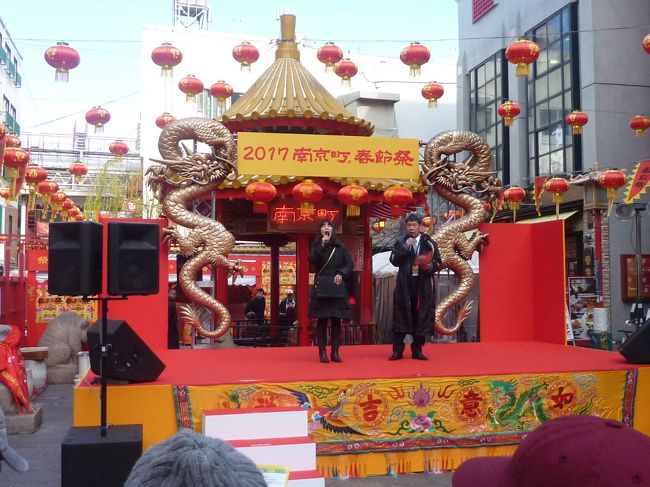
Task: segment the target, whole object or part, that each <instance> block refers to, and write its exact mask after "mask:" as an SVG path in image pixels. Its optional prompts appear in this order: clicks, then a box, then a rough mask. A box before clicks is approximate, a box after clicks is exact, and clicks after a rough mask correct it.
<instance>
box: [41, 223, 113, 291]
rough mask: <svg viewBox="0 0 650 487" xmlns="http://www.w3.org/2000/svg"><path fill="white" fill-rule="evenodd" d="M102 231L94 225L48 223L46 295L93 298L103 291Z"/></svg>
mask: <svg viewBox="0 0 650 487" xmlns="http://www.w3.org/2000/svg"><path fill="white" fill-rule="evenodd" d="M102 232H103V227H102V225H101V224H99V223H95V222H58V223H50V228H49V233H50V236H49V250H48V277H47V292H48V293H49V294H56V295H59V296H93V295H95V294H99V293H101V292H102V250H103V242H102Z"/></svg>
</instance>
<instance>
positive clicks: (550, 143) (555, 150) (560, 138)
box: [526, 3, 582, 180]
mask: <svg viewBox="0 0 650 487" xmlns="http://www.w3.org/2000/svg"><path fill="white" fill-rule="evenodd" d="M577 27H578V26H577V12H576V5H575V4H574V3H572V4H570V5H567V6H566V7H564V8H563V9H562V10H560V11H559V12H558V13H556V14H554V15H553V16H552V17H550V18H549V19H547V20H546V21H545V22H543V23H541V24H540V25H538V26H536V27H535V28H534V29H532V30H531V31H529V32H527V33H526V37H527V38H529V39H532V40H534V41H535V42H536V43H537V44H538V45H539V47H540V48H541V53H540V55H539V58H538V59H537V61H536V62H535V64H534V65H533V67H532V68H533V69H532V76H530V77H529V78H528V116H527V125H528V171H529V177H530V179H531V180H532V178H533V177H534V176H551V175H557V174H562V173H570V172H573V171H576V170H580V169H581V168H582V163H581V152H582V151H581V146H580V140H579V138H577V139H574V138H573V136H572V135H571V129H570V128H568V127H567V126H566V124H565V123H564V118H565V117H566V116H567V115H568V114H569V112H571V110H573V108H577V107H579V106H580V92H579V87H580V83H579V80H578V62H577V53H578V45H577V43H578V35H577V31H578V28H577Z"/></svg>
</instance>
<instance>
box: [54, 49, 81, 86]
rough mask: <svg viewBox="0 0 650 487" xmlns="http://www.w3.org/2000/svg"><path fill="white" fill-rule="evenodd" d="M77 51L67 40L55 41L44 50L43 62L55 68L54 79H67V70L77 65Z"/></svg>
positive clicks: (65, 80) (64, 80)
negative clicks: (54, 44)
mask: <svg viewBox="0 0 650 487" xmlns="http://www.w3.org/2000/svg"><path fill="white" fill-rule="evenodd" d="M79 60H80V59H79V53H78V52H77V51H76V49H73V48H72V47H70V46H69V45H68V43H67V42H57V43H56V46H52V47H49V48H48V49H47V50H46V51H45V62H46V63H47V64H49V65H50V66H52V67H53V68H56V73H55V74H54V79H55V80H56V81H63V82H65V83H67V81H68V70H70V69H74V68H76V67H77V66H79Z"/></svg>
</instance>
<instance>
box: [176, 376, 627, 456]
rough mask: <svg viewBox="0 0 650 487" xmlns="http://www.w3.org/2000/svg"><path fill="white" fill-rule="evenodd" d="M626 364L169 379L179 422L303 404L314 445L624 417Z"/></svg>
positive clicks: (411, 445) (482, 436)
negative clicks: (288, 378)
mask: <svg viewBox="0 0 650 487" xmlns="http://www.w3.org/2000/svg"><path fill="white" fill-rule="evenodd" d="M635 377H636V376H634V377H631V376H630V377H628V371H624V370H621V371H606V372H572V373H551V374H523V375H505V376H496V377H494V376H476V377H444V378H435V377H431V378H418V379H415V378H405V379H375V380H363V381H360V380H349V381H346V380H340V381H327V382H315V383H309V382H294V383H286V384H247V385H215V386H174V391H175V400H176V411H177V417H178V425H179V427H185V428H194V429H195V430H196V431H201V425H202V416H203V411H205V410H219V409H249V408H277V407H287V406H294V407H295V406H301V407H303V408H306V409H309V416H308V417H309V431H310V437H311V438H312V439H314V440H315V441H316V442H317V444H318V446H317V451H318V453H319V455H328V454H346V453H370V452H381V451H384V452H387V451H406V450H411V449H416V448H417V449H428V448H442V447H449V448H462V447H476V446H484V445H488V444H489V445H492V446H497V445H511V444H516V443H518V442H519V441H520V440H521V438H522V435H525V434H526V433H527V432H530V431H532V430H533V429H535V428H536V427H537V426H539V425H540V424H542V423H544V422H546V421H549V420H550V419H553V418H555V417H558V416H567V415H581V414H591V415H597V416H601V417H603V418H610V419H616V420H619V421H624V422H626V423H628V424H629V421H631V414H632V409H633V407H634V406H633V405H634V399H633V396H634V387H635Z"/></svg>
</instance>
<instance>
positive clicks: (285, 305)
mask: <svg viewBox="0 0 650 487" xmlns="http://www.w3.org/2000/svg"><path fill="white" fill-rule="evenodd" d="M296 306H298V303H296V299H295V298H294V296H293V291H292V290H291V289H289V290H288V291H287V297H286V298H284V299H283V300H282V301H280V319H281V320H282V324H284V325H291V324H292V323H293V321H294V320H295V319H296V311H297V309H296Z"/></svg>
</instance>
